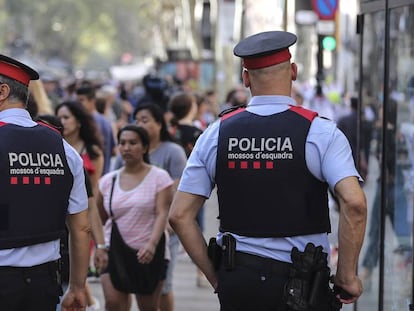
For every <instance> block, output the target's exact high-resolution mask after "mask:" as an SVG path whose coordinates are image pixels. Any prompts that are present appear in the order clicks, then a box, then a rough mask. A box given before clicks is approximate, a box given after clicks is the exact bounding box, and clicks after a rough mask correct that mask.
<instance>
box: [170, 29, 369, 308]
mask: <svg viewBox="0 0 414 311" xmlns="http://www.w3.org/2000/svg"><path fill="white" fill-rule="evenodd" d="M296 39H297V38H296V36H295V35H294V34H292V33H288V32H281V31H269V32H262V33H258V34H255V35H252V36H250V37H247V38H246V39H244V40H242V41H241V42H239V43H238V44H237V45H236V47H235V48H234V54H235V55H236V56H238V57H241V58H242V61H243V72H242V78H243V83H244V86H245V87H247V88H249V89H250V92H251V95H252V98H251V100H250V102H249V103H248V105H247V107H246V108H239V109H236V110H233V111H231V112H229V113H227V114H224V115H223V116H222V117H221V118H220V119H219V120H217V121H216V122H215V123H213V124H212V125H211V126H210V127H209V128H208V129H207V130H206V131H205V132H204V133H203V134H202V135H201V136H200V138H199V139H198V141H197V143H196V145H195V148H194V149H193V151H192V153H191V156H190V158H189V160H188V162H187V166H186V168H185V170H184V172H183V177H182V179H181V182H180V185H179V188H178V192H177V193H176V195H175V198H174V201H173V203H172V206H171V211H170V223H171V225H172V227H173V228H174V230H175V231H176V233H177V234H178V236H179V238H180V240H181V242H182V244H183V246H184V248H185V249H186V250H187V252H188V253H189V255H190V256H191V258H192V259H193V260H194V262H195V263H196V264H197V265H198V266H199V267H200V269H201V270H202V271H203V272H204V273H205V275H206V277H207V279H208V280H209V282H210V283H211V284H212V286H213V287H214V289H215V291H216V292H217V293H218V298H219V300H220V305H221V310H222V311H224V310H238V311H240V310H284V309H283V303H284V299H285V297H283V296H284V286H285V284H286V282H287V281H288V277H289V271H290V269H291V268H292V264H291V262H292V257H291V253H292V250H293V249H295V248H297V249H298V251H299V252H303V251H305V249H306V245H309V244H308V243H313V245H315V246H320V247H322V248H323V251H324V252H325V253H329V243H328V238H327V233H329V232H330V221H329V211H328V199H327V190H328V187H330V188H331V189H332V190H333V191H334V193H335V194H336V195H337V196H338V199H339V202H340V221H339V228H338V230H339V262H338V268H337V272H336V276H335V279H334V282H335V285H336V286H338V288H342V289H343V290H345V291H346V292H347V293H348V297H345V295H343V296H340V295H337V298H338V299H340V301H341V302H342V303H352V302H354V301H356V300H357V298H358V297H359V296H360V295H361V293H362V286H361V282H360V279H359V278H358V276H357V263H358V256H359V252H360V249H361V245H362V242H363V238H364V231H365V224H366V199H365V195H364V193H363V191H362V189H361V186H360V182H362V179H361V177H360V176H359V174H358V172H357V170H356V168H355V165H354V162H353V159H352V151H351V148H350V146H349V143H348V141H347V139H346V137H345V136H344V135H343V133H342V132H340V131H339V130H338V129H337V127H336V125H335V123H334V122H332V121H330V120H327V119H324V118H320V117H318V116H317V113H315V112H313V111H310V110H306V109H304V108H301V107H298V106H297V105H296V102H295V101H294V100H293V99H292V98H291V97H290V95H291V87H292V81H293V80H296V77H297V66H296V64H294V63H291V61H290V59H291V54H290V52H289V47H290V46H291V45H293V44H294V43H295V42H296ZM214 185H216V186H217V196H218V203H219V220H220V228H219V232H218V234H217V243H218V244H219V245H221V246H223V245H224V246H225V247H224V248H223V249H224V251H223V256H222V260H221V266H220V267H219V269H218V270H217V272H216V271H215V269H214V267H213V265H212V263H211V262H210V261H209V259H208V254H207V250H206V242H205V240H204V238H203V236H202V235H201V232H200V230H199V228H198V227H197V223H196V221H195V216H196V215H197V211H198V210H199V209H200V207H201V206H202V205H203V203H204V201H205V199H206V198H208V197H209V196H210V194H211V191H212V190H213V187H214ZM229 241H230V242H231V243H229ZM231 247H234V254H231V252H230V256H229V252H228V248H231ZM226 249H227V251H226ZM334 299H335V297H334ZM301 310H303V309H301Z"/></svg>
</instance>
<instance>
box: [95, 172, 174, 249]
mask: <svg viewBox="0 0 414 311" xmlns="http://www.w3.org/2000/svg"><path fill="white" fill-rule="evenodd" d="M119 173H120V170H116V171H113V172H110V173H108V174H106V175H104V176H103V177H102V178H101V179H100V180H99V190H100V192H101V193H102V196H103V205H104V208H105V211H106V212H107V213H108V215H110V212H109V197H110V192H111V186H112V177H113V176H114V175H116V176H117V178H116V180H115V186H114V191H113V195H112V212H113V214H114V218H115V220H116V222H117V224H118V227H119V231H120V233H121V235H122V237H123V238H124V241H125V242H126V243H127V244H128V245H129V246H130V247H132V248H135V249H139V248H141V247H143V246H144V245H145V244H146V243H147V242H148V240H149V239H150V237H151V232H152V230H153V227H154V222H155V219H156V214H155V207H156V198H157V193H158V192H160V191H162V190H163V189H165V188H167V187H169V186H171V185H172V184H173V180H172V179H171V177H170V176H169V175H168V173H167V172H166V171H165V170H163V169H160V168H158V167H155V166H152V167H151V169H150V171H149V172H148V174H147V175H146V176H145V177H144V179H143V180H142V181H141V183H140V184H139V185H138V186H136V187H135V188H133V189H131V190H127V191H125V190H123V189H122V188H121V187H120V184H119ZM111 229H112V221H111V218H108V220H107V221H106V223H105V243H106V244H107V245H109V241H110V237H111Z"/></svg>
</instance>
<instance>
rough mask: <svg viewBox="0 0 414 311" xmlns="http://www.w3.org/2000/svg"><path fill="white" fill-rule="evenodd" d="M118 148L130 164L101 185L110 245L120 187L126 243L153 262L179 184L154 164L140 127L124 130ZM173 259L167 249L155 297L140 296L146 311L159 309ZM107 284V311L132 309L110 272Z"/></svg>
mask: <svg viewBox="0 0 414 311" xmlns="http://www.w3.org/2000/svg"><path fill="white" fill-rule="evenodd" d="M118 146H119V152H120V154H121V156H122V158H123V160H124V166H123V167H121V168H120V169H119V170H116V171H113V172H110V173H108V174H106V175H105V176H103V177H102V178H101V179H100V181H99V191H100V193H99V196H98V206H99V207H100V209H101V211H104V214H105V213H106V219H103V221H105V241H106V244H107V245H109V241H110V236H111V229H112V221H111V219H110V217H108V215H110V211H109V203H110V202H109V201H110V197H111V195H110V193H111V188H112V183H114V187H113V194H112V200H111V209H112V213H113V217H114V219H115V220H116V223H117V225H118V228H119V231H120V234H121V235H122V237H123V239H124V241H125V243H126V244H128V245H129V246H130V247H132V248H135V249H138V253H137V260H138V261H139V262H140V263H144V264H145V263H150V262H151V260H152V259H153V255H154V253H155V249H156V246H157V244H158V242H159V241H160V239H161V237H162V235H163V234H164V231H165V229H166V222H167V216H168V210H169V206H170V203H171V200H172V195H173V193H172V184H173V180H172V179H171V178H170V176H169V174H168V173H167V172H166V171H165V170H163V169H160V168H157V167H155V166H152V165H150V164H149V158H148V148H149V138H148V134H147V132H146V130H145V129H144V128H142V127H138V126H136V125H127V126H126V127H124V128H122V129H121V130H120V131H119V133H118ZM113 177H115V179H114V178H113ZM165 245H168V243H166V244H165ZM168 258H169V253H168V247H166V248H165V259H166V260H165V265H164V266H162V267H160V269H163V271H162V272H163V273H161V274H162V277H161V279H160V281H159V283H158V285H157V287H156V288H155V290H154V291H153V292H152V294H150V295H147V294H145V295H144V294H140V293H136V295H135V296H136V299H137V304H138V307H139V309H140V310H157V306H158V300H159V297H160V293H161V288H162V284H163V279H164V278H165V271H166V267H167V264H168ZM101 282H102V286H103V292H104V296H105V304H106V306H105V307H106V310H128V309H129V307H130V301H129V298H128V297H129V293H126V292H121V291H119V290H117V289H115V288H114V286H113V284H112V282H111V278H110V275H109V273H103V274H102V275H101Z"/></svg>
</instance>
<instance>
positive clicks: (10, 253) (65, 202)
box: [0, 55, 89, 311]
mask: <svg viewBox="0 0 414 311" xmlns="http://www.w3.org/2000/svg"><path fill="white" fill-rule="evenodd" d="M37 79H39V75H38V73H37V72H36V71H35V70H33V69H32V68H30V67H28V66H26V65H24V64H22V63H21V62H19V61H17V60H15V59H12V58H10V57H7V56H4V55H0V141H1V142H2V147H1V148H0V183H1V185H2V191H1V196H0V310H7V311H14V310H18V311H24V310H42V311H47V310H50V311H51V310H56V305H57V304H58V302H59V296H60V295H61V294H62V293H61V291H62V288H61V285H60V278H59V265H58V264H59V258H60V254H59V239H60V237H61V236H62V234H63V233H64V231H65V222H67V225H68V227H69V231H70V243H71V245H70V259H71V269H70V284H69V288H68V290H67V292H66V294H65V295H64V297H63V300H62V310H85V308H86V297H85V280H86V275H87V269H88V260H89V223H88V214H87V207H88V204H87V200H88V199H87V195H86V189H85V180H84V178H85V177H84V172H83V165H82V160H81V158H80V156H79V155H78V153H77V152H76V151H75V150H74V149H73V148H72V147H70V145H69V144H68V143H67V142H66V141H64V140H63V139H62V137H61V135H60V133H59V132H58V131H57V130H55V129H53V128H51V127H50V126H46V125H45V124H38V123H36V122H34V121H33V120H32V119H31V118H30V115H29V113H28V112H27V110H26V109H25V108H26V102H27V99H28V85H29V82H30V80H37Z"/></svg>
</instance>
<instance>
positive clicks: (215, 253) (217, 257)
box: [207, 233, 236, 270]
mask: <svg viewBox="0 0 414 311" xmlns="http://www.w3.org/2000/svg"><path fill="white" fill-rule="evenodd" d="M222 242H223V243H222V246H221V247H220V246H219V245H217V241H216V238H211V239H210V241H209V243H208V250H207V251H208V257H209V258H210V261H211V262H212V264H213V266H214V268H215V269H216V270H218V269H219V267H220V264H221V263H223V266H224V268H225V269H226V270H233V269H234V267H235V260H236V257H235V256H236V239H235V238H234V237H233V236H232V235H231V234H230V233H225V234H224V235H223V239H222Z"/></svg>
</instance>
